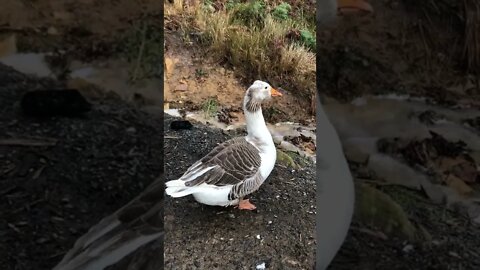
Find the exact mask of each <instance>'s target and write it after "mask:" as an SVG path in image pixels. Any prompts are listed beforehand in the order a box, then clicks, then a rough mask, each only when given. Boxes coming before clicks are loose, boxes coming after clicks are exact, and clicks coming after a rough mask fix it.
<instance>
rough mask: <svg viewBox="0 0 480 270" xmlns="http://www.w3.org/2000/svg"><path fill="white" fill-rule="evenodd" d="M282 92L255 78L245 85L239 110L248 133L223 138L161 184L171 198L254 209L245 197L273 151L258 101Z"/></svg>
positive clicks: (271, 162) (268, 167) (264, 173)
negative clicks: (245, 88) (164, 186)
mask: <svg viewBox="0 0 480 270" xmlns="http://www.w3.org/2000/svg"><path fill="white" fill-rule="evenodd" d="M277 96H282V94H281V93H280V92H279V91H278V90H276V89H275V88H273V87H272V86H270V84H268V83H266V82H264V81H260V80H256V81H254V82H253V84H252V85H251V86H250V87H248V89H247V91H246V92H245V96H244V99H243V111H244V114H245V120H246V124H247V133H248V135H246V136H244V137H236V138H233V139H230V140H227V141H225V142H223V143H221V144H219V145H218V146H216V147H215V148H214V149H213V150H211V151H210V153H208V154H207V155H206V156H204V157H203V158H201V159H200V160H198V161H197V162H195V163H194V164H193V165H191V166H190V167H189V168H188V169H187V170H186V171H185V173H184V174H183V175H182V176H181V177H180V178H178V179H176V180H170V181H168V182H166V183H165V185H166V187H167V188H166V190H165V191H166V194H167V195H169V196H171V197H173V198H178V197H184V196H188V195H193V197H194V198H195V200H196V201H197V202H199V203H202V204H206V205H211V206H225V207H227V206H235V207H238V208H239V209H240V210H255V209H256V206H255V205H254V204H252V203H251V202H250V201H249V199H244V197H245V196H247V195H249V194H251V193H253V192H254V191H256V190H257V189H258V188H259V187H260V186H261V185H262V184H263V182H264V181H265V180H266V179H267V177H268V176H269V175H270V173H271V172H272V170H273V167H274V166H275V161H276V158H277V152H276V148H275V144H274V143H273V138H272V135H271V134H270V132H269V130H268V128H267V125H266V124H265V120H264V118H263V114H262V102H263V101H265V100H268V99H270V98H271V97H277Z"/></svg>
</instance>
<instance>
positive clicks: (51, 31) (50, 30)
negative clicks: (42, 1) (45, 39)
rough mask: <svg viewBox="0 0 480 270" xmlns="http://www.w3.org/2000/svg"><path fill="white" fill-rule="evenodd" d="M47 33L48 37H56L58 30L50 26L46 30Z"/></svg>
mask: <svg viewBox="0 0 480 270" xmlns="http://www.w3.org/2000/svg"><path fill="white" fill-rule="evenodd" d="M47 33H48V34H49V35H52V36H56V35H58V30H57V28H55V27H53V26H50V27H49V28H48V30H47Z"/></svg>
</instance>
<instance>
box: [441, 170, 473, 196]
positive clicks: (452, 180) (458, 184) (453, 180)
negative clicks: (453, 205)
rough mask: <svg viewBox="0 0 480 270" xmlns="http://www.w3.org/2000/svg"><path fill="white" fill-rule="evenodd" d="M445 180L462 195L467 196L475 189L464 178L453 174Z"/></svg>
mask: <svg viewBox="0 0 480 270" xmlns="http://www.w3.org/2000/svg"><path fill="white" fill-rule="evenodd" d="M444 181H445V184H447V186H449V187H451V188H452V189H454V190H455V191H456V192H457V193H458V194H459V195H461V196H464V197H467V196H469V195H471V194H472V192H473V189H472V188H471V187H470V186H469V185H467V184H465V182H464V181H462V179H460V178H458V177H457V176H455V175H453V174H450V175H448V176H447V177H446V178H445V180H444Z"/></svg>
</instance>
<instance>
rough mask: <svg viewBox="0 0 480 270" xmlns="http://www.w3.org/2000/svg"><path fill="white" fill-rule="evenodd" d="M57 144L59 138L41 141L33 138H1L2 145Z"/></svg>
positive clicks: (0, 143)
mask: <svg viewBox="0 0 480 270" xmlns="http://www.w3.org/2000/svg"><path fill="white" fill-rule="evenodd" d="M56 144H57V140H55V139H51V141H39V140H32V139H0V145H8V146H54V145H56Z"/></svg>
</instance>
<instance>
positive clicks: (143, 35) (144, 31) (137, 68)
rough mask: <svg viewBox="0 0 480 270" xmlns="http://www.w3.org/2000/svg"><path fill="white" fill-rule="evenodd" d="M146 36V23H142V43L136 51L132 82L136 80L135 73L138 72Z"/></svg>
mask: <svg viewBox="0 0 480 270" xmlns="http://www.w3.org/2000/svg"><path fill="white" fill-rule="evenodd" d="M146 35H147V23H144V24H143V29H142V43H141V44H140V49H139V51H138V56H137V62H136V64H135V70H134V71H133V77H132V81H136V80H137V73H138V70H139V69H140V61H142V58H143V51H144V49H145V40H146Z"/></svg>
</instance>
